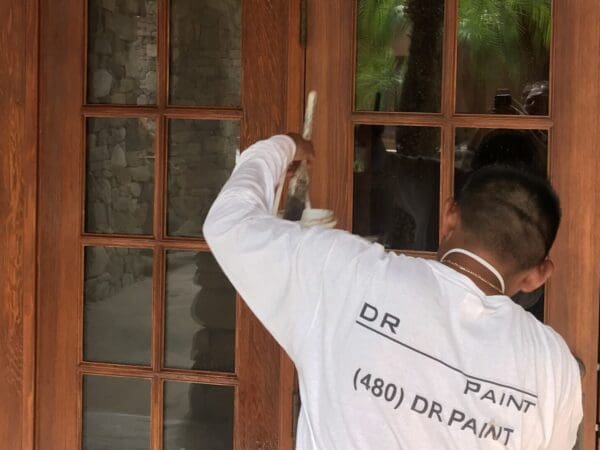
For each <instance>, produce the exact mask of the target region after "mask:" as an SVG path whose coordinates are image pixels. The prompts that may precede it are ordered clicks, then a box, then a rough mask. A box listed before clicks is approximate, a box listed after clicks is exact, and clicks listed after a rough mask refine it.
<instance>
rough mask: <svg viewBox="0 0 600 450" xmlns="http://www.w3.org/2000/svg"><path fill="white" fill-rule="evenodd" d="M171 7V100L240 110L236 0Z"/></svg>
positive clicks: (190, 0)
mask: <svg viewBox="0 0 600 450" xmlns="http://www.w3.org/2000/svg"><path fill="white" fill-rule="evenodd" d="M170 3H171V37H170V43H171V49H170V60H171V64H170V67H171V78H170V81H169V91H170V92H169V96H170V97H169V98H170V102H171V103H172V104H175V105H190V106H239V105H240V92H241V91H240V85H241V83H240V80H241V75H242V72H241V61H242V60H241V52H240V50H241V14H242V8H241V0H221V1H218V2H215V1H209V0H171V2H170Z"/></svg>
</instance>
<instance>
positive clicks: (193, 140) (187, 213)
mask: <svg viewBox="0 0 600 450" xmlns="http://www.w3.org/2000/svg"><path fill="white" fill-rule="evenodd" d="M239 136H240V124H239V122H234V121H210V120H206V121H205V120H171V121H170V122H169V161H168V174H167V175H168V179H167V185H168V186H167V189H168V191H167V202H168V211H167V228H168V233H169V235H170V236H192V237H195V236H196V237H201V236H202V225H203V224H204V218H205V217H206V215H207V214H208V210H209V208H210V206H211V205H212V202H213V201H214V199H215V198H216V196H217V194H218V193H219V191H220V190H221V188H222V187H223V185H224V184H225V181H227V179H228V178H229V175H230V174H231V171H232V170H233V167H234V165H235V155H236V151H237V150H238V149H239Z"/></svg>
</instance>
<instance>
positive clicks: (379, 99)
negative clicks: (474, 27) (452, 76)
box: [355, 0, 444, 112]
mask: <svg viewBox="0 0 600 450" xmlns="http://www.w3.org/2000/svg"><path fill="white" fill-rule="evenodd" d="M443 25H444V0H386V1H380V0H358V16H357V44H356V99H355V104H356V109H357V110H360V111H406V112H439V111H440V103H441V102H440V98H441V79H442V42H443Z"/></svg>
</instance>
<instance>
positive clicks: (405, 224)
mask: <svg viewBox="0 0 600 450" xmlns="http://www.w3.org/2000/svg"><path fill="white" fill-rule="evenodd" d="M439 187H440V130H439V129H438V128H428V127H403V126H400V127H389V126H381V125H358V126H356V127H355V146H354V208H353V225H352V229H353V232H354V233H357V234H360V235H362V236H365V237H367V238H368V239H371V240H373V241H376V242H379V243H381V244H383V245H384V246H386V247H388V248H394V249H403V250H429V251H434V250H436V249H437V244H438V216H439V212H438V209H439Z"/></svg>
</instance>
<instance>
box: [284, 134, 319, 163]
mask: <svg viewBox="0 0 600 450" xmlns="http://www.w3.org/2000/svg"><path fill="white" fill-rule="evenodd" d="M287 135H288V136H289V137H291V138H292V139H293V140H294V142H295V143H296V154H295V155H294V162H300V161H304V160H306V161H307V162H308V163H309V164H310V163H311V162H312V160H313V159H314V157H315V150H314V148H313V145H312V142H310V141H307V140H306V139H304V138H303V137H302V136H300V135H299V134H298V133H288V134H287Z"/></svg>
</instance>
